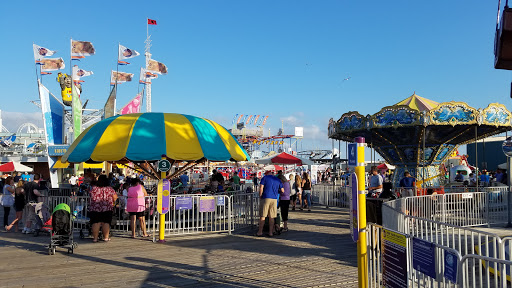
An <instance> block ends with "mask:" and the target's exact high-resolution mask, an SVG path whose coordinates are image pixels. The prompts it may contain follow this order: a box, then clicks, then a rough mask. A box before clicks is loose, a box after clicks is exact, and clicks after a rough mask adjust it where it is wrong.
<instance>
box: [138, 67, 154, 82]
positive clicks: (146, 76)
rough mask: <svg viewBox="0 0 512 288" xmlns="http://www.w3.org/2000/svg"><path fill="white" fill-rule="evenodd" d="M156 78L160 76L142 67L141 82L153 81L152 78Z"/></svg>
mask: <svg viewBox="0 0 512 288" xmlns="http://www.w3.org/2000/svg"><path fill="white" fill-rule="evenodd" d="M156 78H158V75H157V74H155V73H151V72H148V71H146V69H144V68H142V67H140V77H139V83H140V84H148V83H151V79H156Z"/></svg>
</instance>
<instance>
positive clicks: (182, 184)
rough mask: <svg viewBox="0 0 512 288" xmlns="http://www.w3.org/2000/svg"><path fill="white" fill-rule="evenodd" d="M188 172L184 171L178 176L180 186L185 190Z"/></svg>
mask: <svg viewBox="0 0 512 288" xmlns="http://www.w3.org/2000/svg"><path fill="white" fill-rule="evenodd" d="M187 174H188V172H185V173H183V175H181V176H180V181H181V187H182V189H183V190H187V186H188V175H187Z"/></svg>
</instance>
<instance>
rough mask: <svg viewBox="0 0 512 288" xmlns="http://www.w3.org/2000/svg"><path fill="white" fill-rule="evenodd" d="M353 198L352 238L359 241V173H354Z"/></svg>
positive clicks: (351, 208)
mask: <svg viewBox="0 0 512 288" xmlns="http://www.w3.org/2000/svg"><path fill="white" fill-rule="evenodd" d="M351 196H352V200H351V201H350V227H351V228H350V234H352V240H353V241H354V242H357V240H359V218H358V217H357V216H358V215H357V208H358V205H359V201H358V200H359V199H358V194H357V175H356V173H352V195H351Z"/></svg>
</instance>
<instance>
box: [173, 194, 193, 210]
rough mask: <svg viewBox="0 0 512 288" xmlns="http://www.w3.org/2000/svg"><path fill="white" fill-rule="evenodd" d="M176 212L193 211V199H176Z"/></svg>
mask: <svg viewBox="0 0 512 288" xmlns="http://www.w3.org/2000/svg"><path fill="white" fill-rule="evenodd" d="M174 209H175V210H190V209H192V197H176V205H175V207H174Z"/></svg>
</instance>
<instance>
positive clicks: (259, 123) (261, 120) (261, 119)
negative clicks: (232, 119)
mask: <svg viewBox="0 0 512 288" xmlns="http://www.w3.org/2000/svg"><path fill="white" fill-rule="evenodd" d="M263 118H265V116H261V118H260V121H258V126H261V123H262V122H263Z"/></svg>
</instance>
